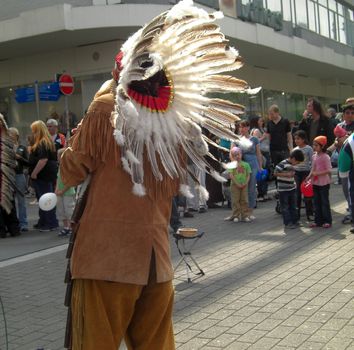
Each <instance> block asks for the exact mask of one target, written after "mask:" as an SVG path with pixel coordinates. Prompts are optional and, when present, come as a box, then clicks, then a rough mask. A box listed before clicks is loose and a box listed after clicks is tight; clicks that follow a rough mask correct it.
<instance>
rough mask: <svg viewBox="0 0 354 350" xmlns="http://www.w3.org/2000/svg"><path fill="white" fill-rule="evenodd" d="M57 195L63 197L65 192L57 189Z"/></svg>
mask: <svg viewBox="0 0 354 350" xmlns="http://www.w3.org/2000/svg"><path fill="white" fill-rule="evenodd" d="M55 194H56V195H57V196H62V195H63V194H64V193H63V191H60V190H58V189H55Z"/></svg>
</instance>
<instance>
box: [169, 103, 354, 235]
mask: <svg viewBox="0 0 354 350" xmlns="http://www.w3.org/2000/svg"><path fill="white" fill-rule="evenodd" d="M267 119H268V121H267V123H266V122H265V118H262V117H252V118H248V119H247V118H246V119H243V120H241V121H239V122H237V123H236V124H235V128H234V132H235V133H236V134H237V135H238V136H239V141H237V142H234V143H231V142H230V141H227V140H219V142H218V143H219V149H218V150H217V151H218V155H217V157H218V159H219V160H220V161H221V162H223V163H224V168H225V169H226V170H225V172H224V175H225V178H226V179H228V182H227V184H226V185H225V184H223V185H220V184H219V185H216V186H218V187H217V191H216V190H215V188H213V189H212V191H210V188H208V186H207V185H206V188H207V190H208V191H209V192H210V194H211V195H210V197H209V200H208V201H207V202H206V201H205V199H204V198H203V196H200V195H198V193H199V192H200V188H202V187H203V186H205V183H206V182H205V180H203V179H205V178H206V179H208V177H209V175H208V174H207V175H205V174H200V171H199V173H198V176H197V177H198V179H199V180H202V181H200V183H198V184H197V186H196V187H195V186H194V185H193V179H190V185H191V187H192V190H193V193H197V196H194V199H193V204H190V203H192V202H191V200H189V199H188V198H187V199H186V200H183V198H182V200H181V198H180V197H177V198H176V199H175V203H174V205H173V208H174V210H173V212H172V216H171V226H172V228H173V229H174V230H176V229H178V227H179V226H180V225H182V223H181V221H180V220H179V215H178V213H177V208H178V206H179V207H183V211H184V214H183V216H184V217H192V216H193V215H194V214H193V212H198V211H199V212H200V213H204V212H205V211H206V210H207V209H208V204H209V202H211V203H212V207H215V206H214V202H217V201H218V200H215V199H214V198H218V197H219V196H218V195H217V194H215V192H219V193H221V194H222V195H223V200H228V201H229V207H230V208H231V213H230V215H228V216H227V217H226V218H225V220H226V221H233V222H240V221H244V222H251V221H253V220H254V219H255V213H254V210H255V209H256V207H257V203H259V202H264V201H266V200H268V199H270V198H269V196H268V184H269V181H270V180H272V179H275V184H276V190H277V194H276V198H278V201H279V212H280V213H281V214H282V216H283V223H284V227H285V228H286V229H294V228H296V227H298V226H299V220H300V216H301V208H303V207H304V208H305V213H306V218H307V221H308V224H309V226H310V227H311V228H315V227H322V228H329V227H331V225H332V216H331V210H330V203H329V191H330V184H331V182H332V179H331V174H332V166H338V169H340V168H341V165H339V164H338V162H340V161H339V160H338V158H339V159H341V158H343V156H342V157H340V156H339V155H340V153H341V150H343V152H344V148H345V147H346V145H347V144H349V141H350V137H349V136H351V135H352V132H353V131H354V99H352V98H348V99H347V100H346V102H345V104H344V105H343V106H342V112H341V113H336V114H335V115H334V114H333V108H329V109H328V110H327V113H326V112H325V111H324V109H323V107H322V105H321V103H320V102H319V101H318V100H317V99H316V98H309V99H308V102H307V105H306V109H305V111H304V113H303V118H302V120H301V121H300V122H299V123H297V125H296V127H295V126H294V125H293V126H292V123H291V122H290V121H289V120H288V119H287V118H285V117H283V116H282V115H281V112H280V110H279V107H278V106H277V105H272V106H270V107H269V109H268V118H267ZM346 149H347V154H348V153H349V151H351V149H349V148H348V147H346ZM212 153H213V154H214V155H215V152H212ZM344 158H345V157H344ZM342 162H343V161H342ZM348 164H349V162H348V161H347V165H346V168H345V171H341V172H340V170H339V171H338V174H337V176H338V178H337V180H336V181H333V182H335V183H339V184H342V187H343V194H344V197H345V199H346V201H347V202H348V211H349V213H348V214H347V215H345V217H344V219H343V223H350V222H353V220H352V213H351V198H350V188H351V187H350V178H351V175H350V173H351V172H350V170H351V168H350V166H349V165H350V164H349V165H348ZM348 167H349V169H347V168H348ZM200 184H202V185H203V186H199V185H200ZM304 185H306V187H308V186H310V188H311V192H312V193H311V195H310V196H308V195H306V196H304V194H303V190H302V187H303V186H304ZM353 187H354V186H353ZM353 192H354V190H353ZM200 198H202V199H200ZM197 203H199V208H198V205H197ZM353 231H354V230H353Z"/></svg>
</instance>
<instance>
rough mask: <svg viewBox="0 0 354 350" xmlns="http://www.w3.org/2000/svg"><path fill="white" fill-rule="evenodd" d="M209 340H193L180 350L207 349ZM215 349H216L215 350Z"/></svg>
mask: <svg viewBox="0 0 354 350" xmlns="http://www.w3.org/2000/svg"><path fill="white" fill-rule="evenodd" d="M208 342H209V339H204V338H193V339H191V340H189V341H188V342H186V343H185V344H182V345H180V346H179V347H178V349H179V350H197V349H202V348H203V349H205V345H206V344H208ZM214 349H215V348H214Z"/></svg>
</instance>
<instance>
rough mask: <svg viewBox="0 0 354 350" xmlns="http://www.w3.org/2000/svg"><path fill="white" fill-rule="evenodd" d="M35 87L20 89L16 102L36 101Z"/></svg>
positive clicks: (17, 92) (17, 91)
mask: <svg viewBox="0 0 354 350" xmlns="http://www.w3.org/2000/svg"><path fill="white" fill-rule="evenodd" d="M35 99H36V98H35V93H34V87H27V88H20V89H16V90H15V100H16V101H17V102H18V103H25V102H34V101H35Z"/></svg>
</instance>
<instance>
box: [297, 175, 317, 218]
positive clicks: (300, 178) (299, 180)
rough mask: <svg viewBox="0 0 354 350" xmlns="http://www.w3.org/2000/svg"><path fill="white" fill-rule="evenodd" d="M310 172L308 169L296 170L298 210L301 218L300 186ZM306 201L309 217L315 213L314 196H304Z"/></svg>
mask: <svg viewBox="0 0 354 350" xmlns="http://www.w3.org/2000/svg"><path fill="white" fill-rule="evenodd" d="M309 173H310V171H306V170H305V171H295V182H296V204H297V211H298V215H299V218H300V211H301V202H302V193H301V187H300V186H301V184H302V182H303V181H304V180H305V178H306V177H307V175H308V174H309ZM304 203H305V210H306V216H307V217H309V216H312V215H313V205H312V197H311V198H306V197H304Z"/></svg>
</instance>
